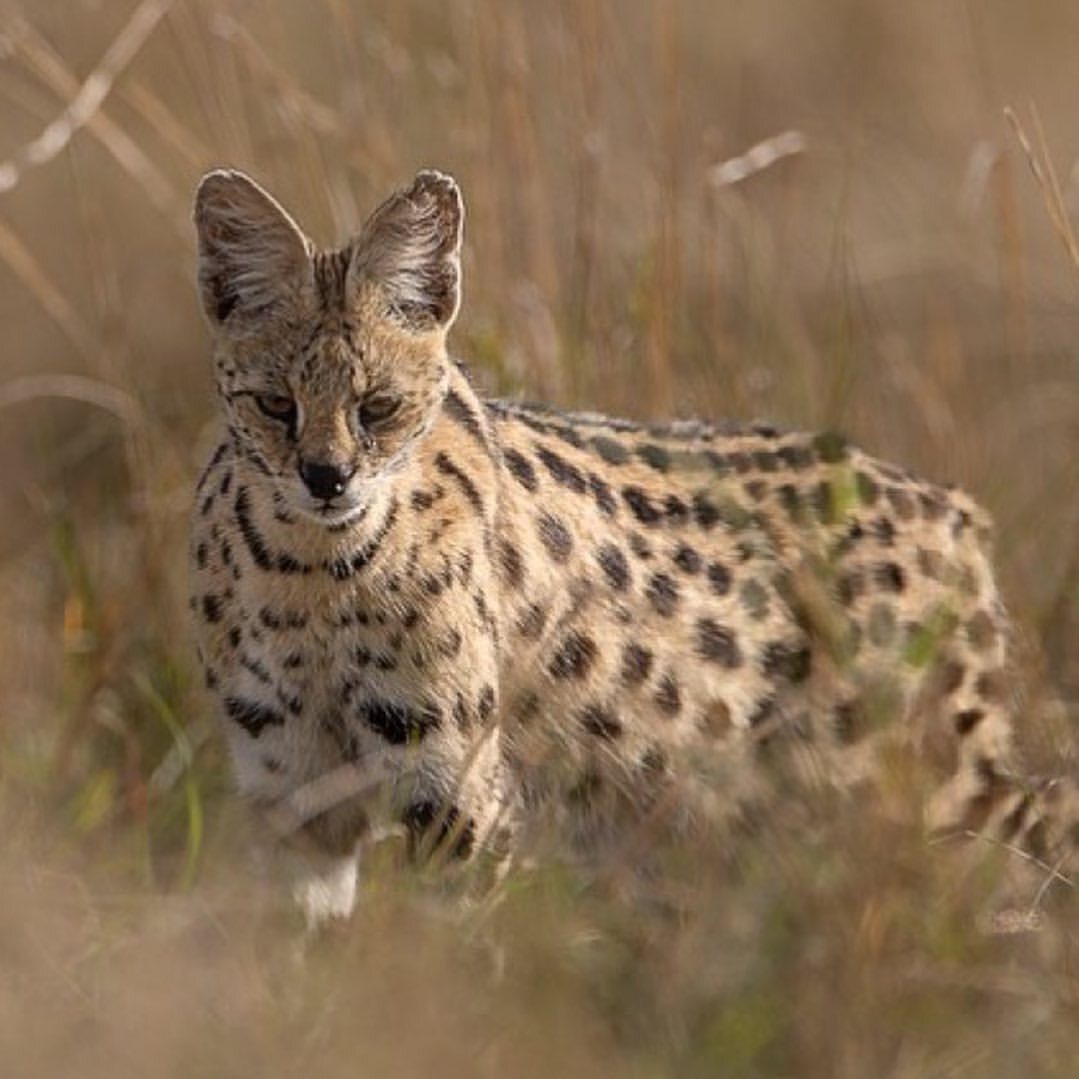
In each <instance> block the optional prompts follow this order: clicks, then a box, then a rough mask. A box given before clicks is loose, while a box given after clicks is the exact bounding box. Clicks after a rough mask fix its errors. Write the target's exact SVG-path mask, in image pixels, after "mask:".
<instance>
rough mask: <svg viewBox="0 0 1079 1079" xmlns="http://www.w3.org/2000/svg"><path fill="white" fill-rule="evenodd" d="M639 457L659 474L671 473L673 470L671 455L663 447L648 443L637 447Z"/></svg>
mask: <svg viewBox="0 0 1079 1079" xmlns="http://www.w3.org/2000/svg"><path fill="white" fill-rule="evenodd" d="M637 456H638V457H639V458H640V459H641V460H642V461H644V463H645V464H646V465H648V467H649V468H654V469H655V470H656V471H657V472H669V471H670V468H671V455H670V453H668V451H667V450H665V449H664V448H663V447H662V446H656V445H653V444H651V443H646V444H645V445H643V446H638V447H637Z"/></svg>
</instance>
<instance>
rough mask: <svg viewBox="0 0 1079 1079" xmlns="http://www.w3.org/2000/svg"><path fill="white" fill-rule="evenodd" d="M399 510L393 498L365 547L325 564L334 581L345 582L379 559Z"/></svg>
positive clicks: (366, 541)
mask: <svg viewBox="0 0 1079 1079" xmlns="http://www.w3.org/2000/svg"><path fill="white" fill-rule="evenodd" d="M397 510H398V503H397V499H396V498H393V499H392V500H391V502H390V505H389V508H388V509H387V510H386V516H385V517H384V518H383V519H382V523H381V524H380V525H379V526H378V528H377V529H376V530H375V533H374V535H373V536H370V537H369V538H368V539H367V540H365V541H364V543H363V545H362V546H361V547H360V548H359V549H358V550H356V551H353V552H352V554H350V555H349V554H345V555H342V556H341V557H340V558H337V559H335V560H334V561H333V562H324V563H323V568H324V569H325V570H326V572H327V573H329V575H330V576H331V577H333V578H334V580H336V581H344V580H346V579H347V578H349V577H352V576H353V575H354V574H357V573H360V572H362V571H363V570H365V569H366V568H367V567H368V566H369V565H370V564H371V562H372V561H373V560H374V559H375V558H376V557H377V555H378V552H379V551H380V550H381V548H382V544H383V541H384V540H385V539H386V536H387V535H389V532H390V529H392V528H393V526H394V524H395V523H396V521H397Z"/></svg>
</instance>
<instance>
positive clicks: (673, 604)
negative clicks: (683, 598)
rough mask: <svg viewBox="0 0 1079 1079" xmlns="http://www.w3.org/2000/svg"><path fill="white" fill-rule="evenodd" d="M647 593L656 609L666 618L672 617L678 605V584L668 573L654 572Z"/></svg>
mask: <svg viewBox="0 0 1079 1079" xmlns="http://www.w3.org/2000/svg"><path fill="white" fill-rule="evenodd" d="M645 595H646V596H647V597H648V601H649V603H651V604H652V607H653V608H654V609H655V611H656V612H657V613H658V614H661V615H663V617H664V618H670V616H671V615H672V614H674V612H675V609H676V608H677V606H678V585H677V584H676V583H675V580H674V578H673V577H670V576H669V575H668V574H666V573H654V574H652V577H651V579H650V580H649V582H648V587H647V588H646V589H645Z"/></svg>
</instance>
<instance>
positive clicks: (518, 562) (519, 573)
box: [498, 539, 525, 588]
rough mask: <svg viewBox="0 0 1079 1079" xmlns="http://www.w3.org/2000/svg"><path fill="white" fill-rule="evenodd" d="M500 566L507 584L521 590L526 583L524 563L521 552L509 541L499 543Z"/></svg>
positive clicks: (503, 540)
mask: <svg viewBox="0 0 1079 1079" xmlns="http://www.w3.org/2000/svg"><path fill="white" fill-rule="evenodd" d="M498 564H499V566H501V568H502V577H503V579H504V580H505V582H506V584H508V585H509V586H510V587H511V588H520V587H521V585H522V584H523V583H524V576H525V572H524V561H523V560H522V558H521V552H520V551H518V550H517V548H516V547H515V546H514V545H513V544H512V543H510V541H509V540H507V539H502V540H499V542H498Z"/></svg>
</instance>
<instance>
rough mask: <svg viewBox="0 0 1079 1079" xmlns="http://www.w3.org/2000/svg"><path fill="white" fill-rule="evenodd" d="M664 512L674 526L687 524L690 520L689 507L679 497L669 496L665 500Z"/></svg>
mask: <svg viewBox="0 0 1079 1079" xmlns="http://www.w3.org/2000/svg"><path fill="white" fill-rule="evenodd" d="M663 512H664V514H666V517H667V520H668V521H670V523H671V524H674V525H681V524H685V523H686V522H687V521H688V520H689V507H688V506H687V505H686V504H685V502H683V501H682V499H680V498H679V497H678V496H677V495H667V497H666V498H665V499H664V500H663Z"/></svg>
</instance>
